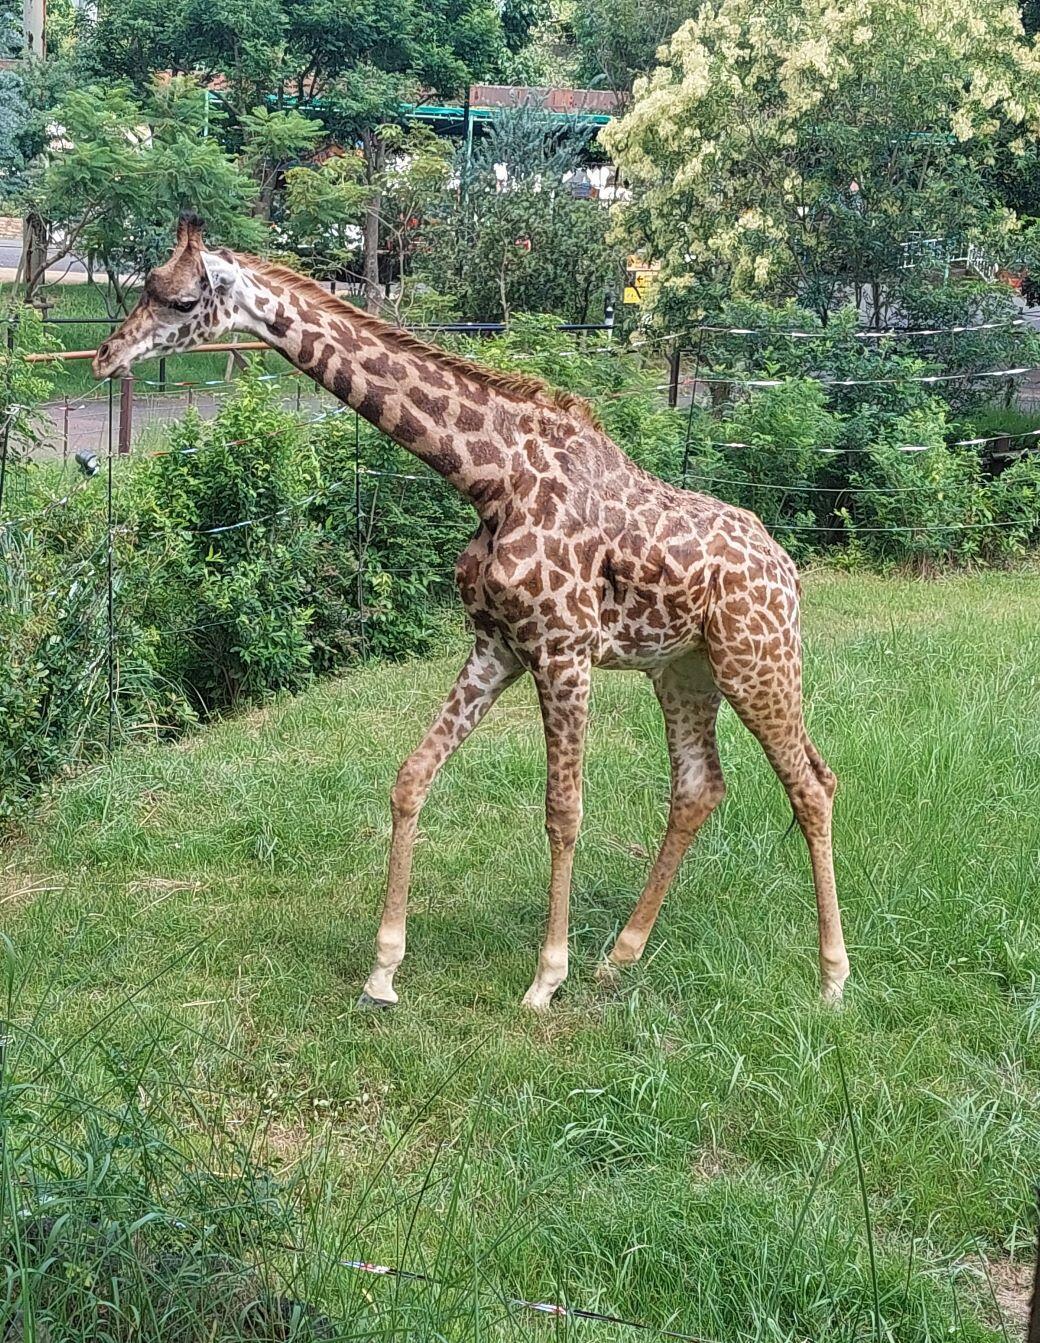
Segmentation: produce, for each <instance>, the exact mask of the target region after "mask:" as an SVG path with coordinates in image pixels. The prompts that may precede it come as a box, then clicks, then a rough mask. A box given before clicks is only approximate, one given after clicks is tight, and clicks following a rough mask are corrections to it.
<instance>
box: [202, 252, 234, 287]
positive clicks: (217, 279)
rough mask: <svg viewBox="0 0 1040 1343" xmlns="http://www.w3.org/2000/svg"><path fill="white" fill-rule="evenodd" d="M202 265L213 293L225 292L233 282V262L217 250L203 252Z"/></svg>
mask: <svg viewBox="0 0 1040 1343" xmlns="http://www.w3.org/2000/svg"><path fill="white" fill-rule="evenodd" d="M202 265H203V268H204V269H205V272H206V279H207V280H209V285H210V288H211V289H212V290H213V292H214V294H226V293H228V291H229V290H230V289H231V286H232V285H233V284H234V283H235V273H236V272H235V264H234V262H232V261H229V260H228V259H227V258H226V257H222V256H220V255H219V254H218V253H217V252H203V253H202Z"/></svg>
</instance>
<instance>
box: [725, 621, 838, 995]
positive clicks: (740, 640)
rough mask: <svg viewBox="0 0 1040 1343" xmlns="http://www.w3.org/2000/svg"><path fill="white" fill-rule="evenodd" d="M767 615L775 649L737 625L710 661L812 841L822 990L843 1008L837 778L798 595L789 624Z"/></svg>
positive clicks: (809, 843) (808, 841)
mask: <svg viewBox="0 0 1040 1343" xmlns="http://www.w3.org/2000/svg"><path fill="white" fill-rule="evenodd" d="M766 614H767V615H772V616H773V618H774V620H775V621H776V626H775V631H774V632H773V637H772V638H771V640H770V642H769V643H768V645H766V644H765V643H764V641H763V639H762V637H761V636H757V635H756V636H752V635H750V634H748V633H747V632H746V631H741V630H739V629H737V628H735V627H734V625H733V623H732V622H731V623H730V624H728V626H727V627H726V638H725V640H719V639H716V640H714V641H712V640H709V657H710V660H711V663H712V670H713V674H714V677H715V682H716V684H717V685H718V687H719V689H720V690H721V691H722V693H723V694H724V695H725V697H726V699H727V700H729V702H730V704H731V705H732V706H733V708H734V710H735V711H736V713H737V715H738V717H739V718H740V720H741V721H742V722H743V724H744V726H745V727H746V728H747V729H748V730H749V731H750V732H751V733H752V734H753V735H754V736H755V737H756V738H757V739H758V742H759V744H760V745H761V747H762V749H763V751H764V752H765V754H766V758H767V759H768V761H769V763H770V764H771V765H772V767H773V770H774V771H775V773H776V775H777V777H778V778H779V780H780V782H781V783H782V784H783V787H784V790H785V791H786V793H787V796H788V799H789V801H790V803H791V809H792V811H793V812H794V815H795V820H796V821H797V822H798V826H799V828H800V829H801V832H802V834H803V835H804V837H805V842H806V845H807V847H808V850H809V858H810V860H811V863H812V873H813V886H814V889H815V893H816V909H817V918H818V922H819V963H820V991H821V996H822V997H823V999H824V1001H825V1002H830V1003H837V1002H839V1001H840V999H841V996H842V990H843V988H844V985H845V981H846V979H847V978H848V974H849V959H848V955H847V953H846V950H845V941H844V937H843V935H842V928H841V913H840V911H839V908H838V893H837V888H836V885H835V881H834V852H833V843H832V838H831V817H832V812H833V798H834V792H835V789H836V787H837V779H836V778H835V776H834V773H833V771H832V770H831V769H830V767H829V766H828V765H827V763H826V762H825V761H824V759H823V757H822V756H821V755H820V753H819V751H818V750H817V749H816V747H815V746H814V745H813V743H812V742H811V741H810V739H809V735H808V733H807V732H806V730H805V721H804V718H803V715H802V666H801V645H800V640H799V635H798V609H797V602H796V599H795V598H794V597H793V595H792V597H791V599H790V605H789V607H788V610H787V612H786V617H787V618H786V620H785V619H783V618H782V616H781V618H780V619H776V615H777V613H776V612H769V613H766ZM763 647H768V648H769V650H770V651H769V654H768V656H763V655H762V649H763Z"/></svg>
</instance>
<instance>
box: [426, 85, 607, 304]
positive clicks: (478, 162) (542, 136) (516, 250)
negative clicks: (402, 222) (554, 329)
mask: <svg viewBox="0 0 1040 1343" xmlns="http://www.w3.org/2000/svg"><path fill="white" fill-rule="evenodd" d="M592 134H593V130H592V128H590V127H583V126H581V125H578V126H576V127H574V128H573V129H571V130H570V131H569V132H567V133H561V131H560V129H559V127H558V126H557V125H556V123H555V122H554V121H553V119H552V117H551V116H549V115H548V114H546V113H545V112H543V111H541V110H540V109H538V108H533V107H521V108H517V109H515V110H509V111H504V112H502V113H500V114H498V115H497V116H496V117H495V118H494V119H493V120H492V122H491V123H490V128H489V134H488V136H487V138H486V139H484V140H481V141H478V142H477V144H476V145H475V146H474V149H473V154H472V159H471V161H470V162H469V163H468V164H467V163H466V162H465V151H463V152H462V155H461V156H460V162H459V177H460V184H459V187H458V188H457V189H454V190H452V191H451V192H450V193H448V194H446V196H445V198H444V201H443V204H442V207H441V210H440V212H439V213H438V214H437V218H436V219H435V221H434V224H433V225H432V226H431V228H430V230H429V251H428V253H427V254H426V255H425V256H424V257H423V259H422V262H421V271H422V274H423V276H424V277H425V278H426V279H427V280H428V281H429V283H430V284H431V285H433V286H434V287H435V288H437V289H440V290H442V291H446V292H449V293H451V294H453V295H454V296H455V298H456V302H457V306H458V308H459V309H460V311H461V312H462V314H463V315H464V316H466V317H467V318H473V319H475V320H484V321H487V320H490V321H508V320H509V318H510V316H511V315H512V314H513V313H515V312H520V311H524V312H551V313H557V314H560V315H562V316H564V317H566V318H568V319H569V320H572V321H578V322H585V321H588V320H590V318H591V317H592V316H593V315H594V304H595V301H596V300H597V299H598V298H600V297H601V296H602V294H603V292H604V289H605V287H608V286H609V285H610V284H611V282H612V280H613V279H614V278H615V273H616V272H617V271H619V261H620V258H619V255H618V249H617V248H615V247H613V246H611V245H610V244H608V242H607V239H606V233H607V225H608V215H607V210H606V207H605V206H604V205H603V204H602V203H601V202H600V201H598V200H593V199H582V198H580V197H579V196H577V195H575V193H574V190H573V189H572V186H571V184H570V180H569V179H570V178H571V176H572V175H573V174H574V173H575V172H577V171H578V170H579V169H580V168H581V167H582V165H583V163H584V161H585V159H586V156H587V153H588V146H589V142H590V140H591V137H592ZM503 169H504V172H505V177H504V178H503V177H502V176H501V174H502V171H503Z"/></svg>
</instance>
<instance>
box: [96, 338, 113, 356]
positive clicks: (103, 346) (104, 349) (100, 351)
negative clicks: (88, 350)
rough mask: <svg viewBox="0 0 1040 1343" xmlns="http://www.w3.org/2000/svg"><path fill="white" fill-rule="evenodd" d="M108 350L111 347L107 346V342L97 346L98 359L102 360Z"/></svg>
mask: <svg viewBox="0 0 1040 1343" xmlns="http://www.w3.org/2000/svg"><path fill="white" fill-rule="evenodd" d="M110 349H111V346H110V345H109V343H108V341H107V340H106V341H102V343H101V344H100V345H99V346H98V358H99V359H104V357H105V355H106V354H108V352H109V350H110Z"/></svg>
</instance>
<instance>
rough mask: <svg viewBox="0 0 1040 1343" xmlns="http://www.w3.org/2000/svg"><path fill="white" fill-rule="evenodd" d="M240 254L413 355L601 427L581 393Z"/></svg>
mask: <svg viewBox="0 0 1040 1343" xmlns="http://www.w3.org/2000/svg"><path fill="white" fill-rule="evenodd" d="M236 255H237V257H238V259H239V260H241V261H244V262H245V263H246V264H247V265H248V266H249V268H250V269H251V270H253V271H256V272H257V273H258V274H259V275H262V276H265V277H266V278H267V279H270V280H276V281H277V282H278V283H279V284H282V285H285V287H286V288H287V289H292V290H293V291H294V292H295V293H297V294H301V295H304V296H305V297H306V298H307V301H308V303H309V304H310V305H311V307H312V308H317V309H318V310H320V311H322V312H328V313H332V314H336V315H338V316H340V317H342V316H343V310H344V308H346V309H347V311H348V312H349V314H350V318H351V321H353V322H356V323H357V324H358V325H359V326H361V327H365V328H367V329H368V330H369V331H374V332H378V333H379V334H380V335H383V336H386V337H388V338H389V339H391V340H392V341H393V343H394V344H395V345H396V346H397V348H398V349H400V350H405V351H407V352H408V353H409V354H416V355H420V356H422V357H423V358H425V359H429V360H431V361H432V362H433V363H436V364H438V365H439V366H440V367H441V368H445V369H450V370H451V371H452V372H454V373H461V374H464V375H465V376H466V377H468V378H472V379H474V380H475V381H476V382H479V383H480V384H481V385H482V386H484V387H490V388H493V389H494V390H495V391H499V392H504V393H505V394H506V395H507V396H516V397H532V398H538V399H540V400H541V401H542V402H544V403H547V404H548V405H550V406H554V407H555V408H556V409H557V410H562V411H566V412H568V413H570V414H573V415H576V416H578V417H579V418H581V419H584V420H587V421H588V423H589V424H591V425H593V426H595V427H596V428H599V427H600V426H599V419H598V417H597V415H596V412H595V411H594V410H593V408H592V407H591V406H590V405H589V403H588V401H586V400H585V398H584V397H583V396H579V395H578V394H577V393H576V392H567V391H564V390H563V389H562V388H559V387H553V386H551V384H549V383H547V382H545V381H543V379H541V378H534V377H530V376H528V375H526V374H523V373H504V372H499V371H498V370H496V369H492V368H487V367H486V366H485V365H483V364H478V363H475V362H474V361H473V360H472V359H465V358H463V356H462V355H458V354H452V353H451V351H449V350H445V349H442V348H441V347H440V346H439V345H434V344H432V343H431V342H430V341H427V340H422V339H421V338H420V337H419V336H416V335H413V334H412V332H410V331H405V330H403V329H402V328H401V327H396V326H393V325H392V324H391V323H390V322H385V321H384V320H383V319H382V318H381V317H376V316H374V315H373V314H372V313H370V312H365V310H364V309H363V308H357V307H355V306H354V304H353V303H348V302H347V301H346V300H345V299H341V298H339V297H338V296H337V295H336V294H330V293H329V291H328V290H327V289H323V288H322V287H321V285H320V284H318V283H317V282H316V281H315V280H312V279H310V278H309V276H306V275H298V274H297V272H296V271H294V270H290V269H289V267H288V266H282V265H280V264H279V263H278V262H277V261H269V260H267V258H266V257H258V256H252V255H251V254H250V253H248V252H239V253H237V254H236Z"/></svg>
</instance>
